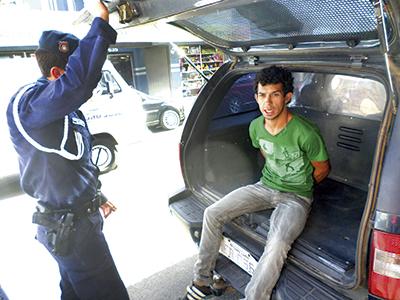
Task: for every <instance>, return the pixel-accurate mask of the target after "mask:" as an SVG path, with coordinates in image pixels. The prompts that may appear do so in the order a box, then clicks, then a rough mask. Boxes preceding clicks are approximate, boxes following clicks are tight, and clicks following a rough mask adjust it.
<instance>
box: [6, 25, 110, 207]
mask: <svg viewBox="0 0 400 300" xmlns="http://www.w3.org/2000/svg"><path fill="white" fill-rule="evenodd" d="M116 36H117V33H116V31H115V30H114V29H113V28H112V27H111V26H110V25H109V24H108V23H107V22H105V21H104V20H102V19H101V18H95V19H94V20H93V23H92V26H91V28H90V30H89V32H88V34H87V35H86V36H85V37H84V38H83V39H82V40H81V41H80V42H79V46H78V47H77V48H76V50H75V51H74V53H73V54H72V55H71V56H70V57H69V59H68V63H67V66H66V68H65V73H64V74H63V75H62V76H61V77H59V78H58V79H57V80H54V81H49V80H47V79H46V78H44V77H43V78H41V79H39V80H38V81H37V82H36V83H35V84H33V86H32V87H30V88H28V90H27V91H26V92H25V93H23V95H22V96H21V97H20V98H19V102H18V103H17V104H18V105H16V106H15V107H14V100H15V99H16V97H15V95H14V97H13V98H12V99H11V102H10V104H9V106H8V108H7V121H8V125H9V129H10V134H11V140H12V142H13V144H14V148H15V149H16V151H17V152H18V155H19V167H20V175H21V186H22V189H23V190H24V191H25V192H26V193H27V194H29V195H31V196H32V197H34V198H37V199H38V200H40V201H41V202H43V203H44V204H47V205H49V206H50V207H52V208H66V207H69V208H78V207H81V206H82V205H83V204H85V203H86V202H87V201H89V200H91V199H93V197H94V196H95V193H96V188H97V185H98V169H97V167H96V166H95V165H94V164H93V163H92V162H91V136H90V133H89V130H88V128H87V124H86V121H85V118H84V116H83V114H82V113H81V112H80V111H79V110H78V109H79V107H80V106H81V105H82V104H83V103H85V102H86V101H87V100H88V99H89V98H90V97H91V96H92V91H93V89H94V88H95V87H96V86H97V83H98V81H99V80H100V78H101V69H102V66H103V64H104V61H105V59H106V56H107V49H108V47H109V45H110V44H113V43H115V41H116ZM17 94H18V93H17ZM13 109H17V116H16V119H19V121H18V120H17V123H18V122H20V125H21V126H22V128H23V130H24V131H25V132H26V133H27V134H28V135H29V137H30V138H32V140H34V142H36V143H38V144H40V145H41V146H43V147H45V148H48V149H60V148H62V145H63V144H65V147H64V148H65V150H67V151H68V152H70V153H71V154H72V155H73V156H74V155H76V157H77V158H79V159H76V158H75V159H70V158H65V157H63V156H61V155H60V154H58V153H47V152H45V151H42V150H39V149H38V148H37V147H34V146H33V145H32V143H29V142H28V141H27V139H26V138H25V137H24V136H22V134H21V130H19V129H18V128H17V124H16V121H15V120H16V119H15V116H13ZM14 114H15V112H14ZM79 150H81V151H82V152H81V153H79Z"/></svg>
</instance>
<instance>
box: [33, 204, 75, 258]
mask: <svg viewBox="0 0 400 300" xmlns="http://www.w3.org/2000/svg"><path fill="white" fill-rule="evenodd" d="M32 222H33V223H35V224H38V225H41V226H44V227H46V228H47V229H48V231H47V242H48V246H49V247H50V249H51V251H52V253H53V254H55V255H58V256H65V255H68V254H69V250H70V246H71V234H72V232H73V231H74V214H73V213H71V212H68V213H65V214H62V215H61V216H60V217H59V219H58V220H57V219H54V215H53V216H51V215H50V214H48V213H41V212H35V213H34V214H33V217H32Z"/></svg>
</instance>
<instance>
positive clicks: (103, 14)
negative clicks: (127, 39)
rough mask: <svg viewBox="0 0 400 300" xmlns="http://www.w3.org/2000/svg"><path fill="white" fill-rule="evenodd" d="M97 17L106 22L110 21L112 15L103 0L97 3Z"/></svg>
mask: <svg viewBox="0 0 400 300" xmlns="http://www.w3.org/2000/svg"><path fill="white" fill-rule="evenodd" d="M97 15H98V16H99V17H100V18H102V19H103V20H104V21H106V22H108V21H109V15H110V13H109V12H108V8H107V6H105V5H104V3H103V2H102V1H101V0H98V3H97Z"/></svg>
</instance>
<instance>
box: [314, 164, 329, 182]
mask: <svg viewBox="0 0 400 300" xmlns="http://www.w3.org/2000/svg"><path fill="white" fill-rule="evenodd" d="M311 164H312V166H313V167H314V172H313V177H314V180H315V182H316V183H320V182H321V181H322V180H323V179H324V178H325V177H326V176H328V174H329V171H330V170H331V167H330V165H329V160H324V161H311Z"/></svg>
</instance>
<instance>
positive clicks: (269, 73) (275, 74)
mask: <svg viewBox="0 0 400 300" xmlns="http://www.w3.org/2000/svg"><path fill="white" fill-rule="evenodd" d="M259 83H260V84H261V85H262V86H264V85H266V84H276V83H282V84H283V92H284V94H285V95H286V94H287V93H289V92H293V76H292V73H291V72H289V71H288V70H286V69H284V68H281V67H277V66H271V67H268V68H265V69H262V70H261V71H259V72H257V74H256V78H255V81H254V91H255V93H256V94H257V92H258V84H259Z"/></svg>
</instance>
